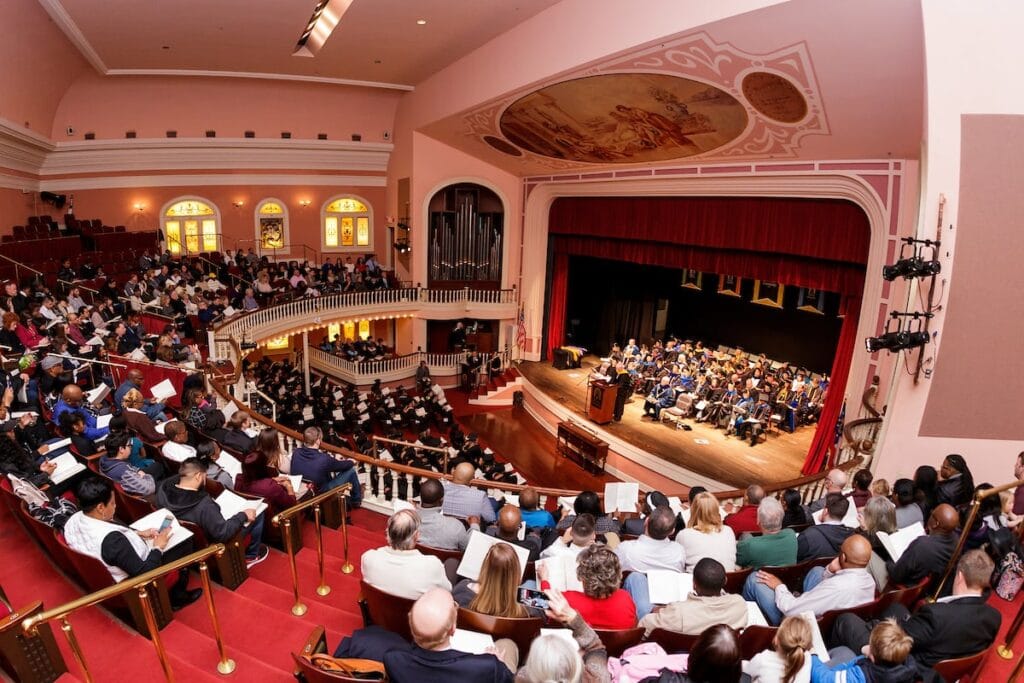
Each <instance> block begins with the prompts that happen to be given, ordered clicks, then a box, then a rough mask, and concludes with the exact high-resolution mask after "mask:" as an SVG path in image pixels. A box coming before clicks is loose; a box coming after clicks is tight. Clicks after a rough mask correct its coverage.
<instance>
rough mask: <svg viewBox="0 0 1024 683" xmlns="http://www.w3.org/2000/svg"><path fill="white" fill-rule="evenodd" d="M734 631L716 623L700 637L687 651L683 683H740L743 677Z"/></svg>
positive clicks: (738, 644)
mask: <svg viewBox="0 0 1024 683" xmlns="http://www.w3.org/2000/svg"><path fill="white" fill-rule="evenodd" d="M742 659H743V657H742V655H741V654H740V641H739V637H738V636H737V635H736V631H734V630H733V629H731V628H729V627H728V626H726V625H725V624H716V625H715V626H712V627H711V628H709V629H707V630H705V631H704V632H703V633H701V634H700V637H699V638H698V639H697V642H696V643H694V645H693V647H692V648H690V657H689V659H688V661H687V663H686V674H685V675H684V676H683V677H682V681H683V683H740V681H741V680H742V678H743V668H742Z"/></svg>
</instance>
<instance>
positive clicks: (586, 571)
mask: <svg viewBox="0 0 1024 683" xmlns="http://www.w3.org/2000/svg"><path fill="white" fill-rule="evenodd" d="M576 577H577V578H578V579H579V580H580V583H582V584H583V592H582V593H581V592H580V591H563V593H562V595H564V596H565V599H566V600H567V601H568V602H569V604H570V605H571V606H572V607H573V609H575V610H576V611H577V612H579V613H580V616H582V617H583V620H584V621H586V622H587V623H588V624H590V625H591V626H592V627H593V628H601V629H623V628H633V627H634V626H636V606H635V605H634V604H633V598H631V597H630V595H629V593H628V592H627V591H625V590H623V589H622V588H620V587H619V586H621V585H622V569H621V568H620V566H619V558H618V557H616V556H615V553H613V552H612V551H611V550H610V549H609V548H608V547H607V546H604V545H599V544H596V543H595V544H594V545H591V546H588V547H587V548H586V549H584V550H583V552H581V553H580V554H579V557H578V558H577V561H576ZM537 578H538V579H539V580H540V588H541V590H543V591H547V590H548V589H549V588H551V584H549V583H548V575H547V567H546V566H545V565H543V564H541V565H538V566H537Z"/></svg>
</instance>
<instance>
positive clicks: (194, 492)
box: [156, 425, 269, 567]
mask: <svg viewBox="0 0 1024 683" xmlns="http://www.w3.org/2000/svg"><path fill="white" fill-rule="evenodd" d="M169 426H170V425H168V427H169ZM156 500H157V505H159V506H160V507H165V508H167V509H168V510H170V511H171V512H172V513H174V516H175V517H177V518H178V519H181V520H185V521H188V522H192V523H193V524H195V525H197V526H198V527H199V528H200V529H202V530H203V533H204V534H205V535H206V538H207V540H209V541H210V542H211V543H225V542H227V541H230V540H231V539H232V538H234V537H235V536H237V535H238V533H239V532H240V531H242V530H244V529H246V527H248V530H247V533H248V535H249V545H248V546H247V547H246V550H245V560H246V564H247V566H249V567H252V566H253V565H256V564H259V563H260V562H262V561H263V560H265V559H267V554H268V553H269V550H268V549H267V546H265V545H264V544H263V543H262V539H263V515H262V514H260V515H257V514H256V513H255V512H254V511H253V510H245V511H243V512H239V513H237V514H235V515H232V516H231V517H230V518H229V519H224V516H223V515H222V514H221V512H220V507H219V506H218V505H217V503H215V502H214V500H213V498H211V497H210V494H208V493H207V492H206V465H205V464H204V463H203V462H202V461H200V460H199V458H188V459H186V460H185V462H183V463H181V469H179V470H178V474H177V475H174V476H171V477H168V478H167V479H164V480H163V481H162V482H160V485H159V486H158V487H157V493H156Z"/></svg>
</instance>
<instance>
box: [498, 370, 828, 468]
mask: <svg viewBox="0 0 1024 683" xmlns="http://www.w3.org/2000/svg"><path fill="white" fill-rule="evenodd" d="M596 364H597V358H596V357H595V356H586V357H585V358H584V359H583V367H581V368H579V369H574V370H556V369H555V368H554V367H552V365H551V363H549V362H529V361H526V362H523V363H522V364H520V365H519V366H518V369H519V371H520V372H521V373H522V374H523V377H524V378H525V379H526V380H527V381H528V382H529V383H530V384H532V385H533V386H534V387H535V388H536V389H538V390H540V391H542V392H543V393H544V394H545V396H546V397H547V398H548V399H550V400H552V401H555V402H557V403H558V404H560V406H561V407H562V408H563V410H567V411H569V412H571V413H572V414H573V417H574V419H575V420H576V421H577V422H580V423H583V424H585V425H588V426H592V427H594V428H597V429H599V430H604V431H605V432H607V433H608V435H610V436H613V437H615V438H617V439H621V440H622V441H624V442H626V443H628V444H630V445H632V446H634V447H635V448H637V449H639V450H641V451H645V452H646V453H648V454H650V455H651V456H654V458H655V459H660V460H661V461H663V462H667V463H671V464H672V465H674V466H677V467H679V468H683V469H685V470H688V471H690V472H692V473H695V474H697V475H700V477H705V478H708V479H713V480H716V481H718V482H721V483H722V484H724V485H726V486H731V487H736V488H742V487H745V486H747V485H748V484H751V483H756V482H779V481H785V480H787V479H795V478H797V477H799V476H800V468H801V467H802V466H803V463H804V459H805V457H806V456H807V450H808V448H810V444H811V439H812V438H813V436H814V431H815V426H814V425H807V426H804V427H801V428H800V429H798V430H797V431H796V433H795V434H789V433H787V432H781V431H780V432H772V433H770V434H769V435H768V439H767V441H762V442H759V443H758V444H757V445H756V446H754V447H751V446H750V442H749V440H743V441H741V440H739V439H738V438H736V437H734V436H733V437H727V436H726V435H725V431H724V430H722V429H714V428H712V427H710V426H709V425H707V424H698V423H696V422H694V421H693V420H687V424H689V425H690V426H691V427H692V428H693V429H692V431H685V430H677V429H675V427H674V426H673V425H672V424H671V423H659V422H654V421H652V420H651V419H649V418H647V419H641V415H643V405H644V400H643V397H642V396H641V395H639V394H636V395H634V396H633V397H632V398H631V399H630V401H629V402H628V403H627V404H626V409H625V412H624V414H623V417H622V421H621V422H610V423H608V424H606V425H601V426H600V427H598V426H597V425H594V424H593V423H591V422H590V421H589V420H588V419H587V417H586V405H585V401H586V397H587V386H586V385H587V382H586V378H587V375H588V374H589V372H590V369H591V368H593V367H594V366H595V365H596ZM700 441H706V442H707V443H700ZM513 460H514V458H513ZM648 460H650V459H648ZM653 469H657V468H653ZM698 478H699V477H698ZM690 483H695V482H692V481H691V482H690Z"/></svg>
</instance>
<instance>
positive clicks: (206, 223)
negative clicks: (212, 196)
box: [161, 199, 220, 255]
mask: <svg viewBox="0 0 1024 683" xmlns="http://www.w3.org/2000/svg"><path fill="white" fill-rule="evenodd" d="M161 221H162V223H163V228H164V236H165V238H166V239H167V248H168V249H170V251H171V253H172V254H175V255H178V254H181V253H183V252H184V253H187V254H197V253H199V252H201V251H217V250H218V249H220V226H219V220H218V219H217V210H216V209H215V208H214V207H213V206H212V205H210V204H209V203H207V202H204V201H202V200H199V199H183V200H180V201H176V202H173V203H172V204H171V205H170V206H168V207H167V209H166V210H165V211H164V214H163V216H161Z"/></svg>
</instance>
